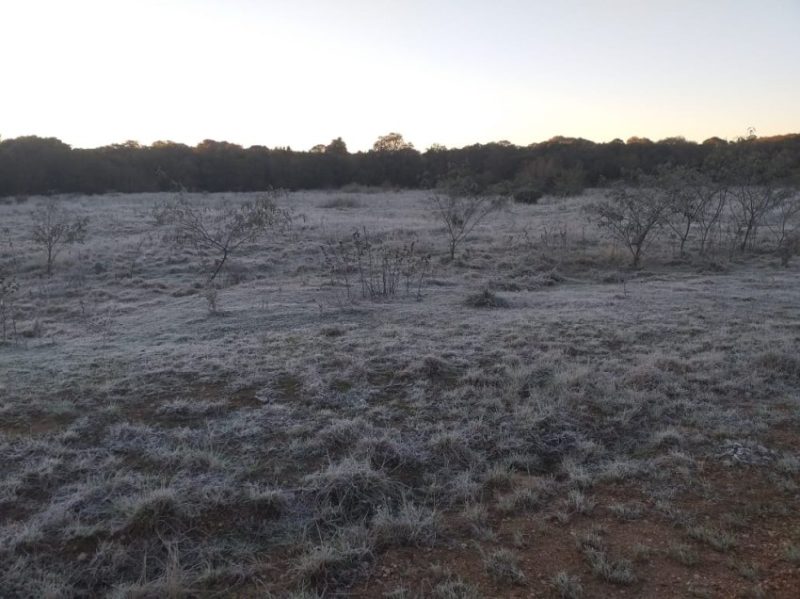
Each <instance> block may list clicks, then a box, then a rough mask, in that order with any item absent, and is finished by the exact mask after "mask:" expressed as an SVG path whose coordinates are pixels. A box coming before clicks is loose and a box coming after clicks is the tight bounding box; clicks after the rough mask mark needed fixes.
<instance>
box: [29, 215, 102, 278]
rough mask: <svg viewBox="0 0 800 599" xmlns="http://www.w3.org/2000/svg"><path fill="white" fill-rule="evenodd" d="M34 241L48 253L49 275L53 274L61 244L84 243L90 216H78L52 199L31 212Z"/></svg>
mask: <svg viewBox="0 0 800 599" xmlns="http://www.w3.org/2000/svg"><path fill="white" fill-rule="evenodd" d="M31 219H32V220H33V231H32V233H33V241H34V242H35V243H37V244H39V245H40V246H42V247H43V248H44V250H45V251H46V253H47V276H48V277H49V276H51V275H52V274H53V262H55V259H56V256H57V255H58V252H59V250H60V248H61V246H64V245H67V244H72V243H83V242H84V241H85V239H86V230H87V226H88V224H89V219H88V218H78V217H76V216H74V215H72V214H71V213H69V212H68V211H66V210H64V209H63V208H61V207H59V206H58V205H57V204H56V203H55V202H53V201H51V202H48V203H47V204H45V205H44V206H42V207H40V208H37V209H36V210H34V211H33V212H32V213H31Z"/></svg>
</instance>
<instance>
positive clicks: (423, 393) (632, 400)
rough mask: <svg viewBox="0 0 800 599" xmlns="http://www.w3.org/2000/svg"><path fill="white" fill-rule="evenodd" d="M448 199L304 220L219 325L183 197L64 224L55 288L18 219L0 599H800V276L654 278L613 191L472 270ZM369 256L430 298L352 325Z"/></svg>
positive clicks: (515, 218)
mask: <svg viewBox="0 0 800 599" xmlns="http://www.w3.org/2000/svg"><path fill="white" fill-rule="evenodd" d="M254 195H256V194H242V195H235V194H229V195H228V196H227V197H229V198H231V200H232V201H234V202H240V201H242V200H243V199H246V198H248V197H252V196H254ZM429 195H430V194H428V193H427V192H402V193H393V192H385V193H350V194H346V193H340V192H329V193H323V192H319V193H312V192H306V193H295V194H289V195H287V196H283V197H282V198H281V199H280V203H281V205H282V206H283V207H286V208H288V209H290V210H291V211H292V214H293V219H292V220H293V223H292V225H291V227H289V228H287V229H285V230H280V231H276V232H274V233H272V234H269V233H268V234H267V235H266V236H264V237H263V238H262V239H260V240H258V241H256V242H253V243H250V244H248V245H245V246H243V247H242V248H241V251H240V252H239V253H238V254H233V255H232V256H231V257H230V259H229V264H226V267H225V269H224V270H222V271H221V275H220V278H219V281H220V284H221V285H220V286H221V288H220V289H219V290H218V291H217V293H216V296H215V297H214V298H213V299H214V301H215V302H216V309H215V310H213V311H212V310H210V307H212V306H211V303H210V302H209V294H208V293H207V292H206V291H205V290H204V275H203V268H204V266H203V265H204V262H205V263H206V270H207V266H208V264H207V263H208V262H210V261H212V260H213V256H210V255H203V253H202V252H198V251H196V250H194V249H191V248H189V247H184V248H176V247H174V246H173V245H171V244H169V243H167V242H166V237H167V235H166V233H167V229H168V228H169V227H168V226H167V225H159V224H157V222H155V219H154V216H153V214H154V213H153V206H154V205H155V204H157V203H158V202H160V201H163V200H164V199H169V196H167V195H166V194H164V195H157V194H155V195H153V194H151V195H127V196H123V195H113V196H111V195H110V196H95V197H82V196H78V197H62V198H58V201H59V202H60V203H61V204H62V205H64V206H65V207H67V208H68V209H70V210H71V211H72V212H73V213H75V214H76V215H81V216H87V217H89V219H90V220H89V224H88V237H87V240H86V243H85V244H83V245H79V244H76V245H70V246H66V247H65V248H64V249H63V251H62V253H61V254H60V255H59V256H58V257H57V258H56V261H55V264H54V268H53V271H54V272H53V276H52V277H47V276H46V275H44V266H43V264H44V260H45V257H44V254H43V252H42V250H41V248H39V247H38V246H35V245H34V244H33V243H32V242H31V240H30V228H31V220H30V213H31V211H32V210H33V209H34V207H35V206H37V205H38V204H40V203H42V202H43V201H44V200H43V199H42V198H37V197H31V198H29V199H27V200H24V201H20V202H16V201H13V200H6V201H5V203H4V204H0V235H2V242H3V246H2V249H0V266H2V267H3V268H6V269H8V270H11V269H13V270H14V271H15V272H16V273H17V277H16V278H17V282H18V284H19V290H18V291H17V292H16V293H15V294H13V296H10V300H9V305H10V310H11V313H13V315H15V318H14V321H15V322H14V323H13V325H14V327H15V329H16V334H15V335H13V336H11V335H9V339H8V340H7V341H5V342H2V344H0V564H2V566H3V567H2V568H0V597H80V596H85V597H97V596H109V597H195V596H225V597H227V596H232V597H271V596H274V597H285V596H294V597H315V596H318V595H320V596H337V595H342V596H355V597H382V596H386V597H394V598H395V599H399V598H402V597H409V598H411V597H438V598H442V599H444V598H457V597H501V596H502V597H505V596H508V597H530V596H533V597H738V596H740V597H796V596H797V595H796V593H797V589H798V588H800V437H799V436H798V430H800V428H798V427H800V261H798V260H795V261H794V262H792V263H790V265H789V266H788V267H787V268H784V267H781V265H780V260H779V258H778V257H777V256H775V255H773V254H772V253H771V252H768V251H755V252H752V253H749V254H747V255H746V256H740V255H738V254H730V253H728V252H726V251H721V252H718V253H714V254H712V255H710V256H707V257H704V258H702V259H701V258H699V257H696V256H693V255H690V257H679V256H677V255H676V253H675V244H674V242H672V241H671V240H670V239H669V238H668V237H667V236H666V235H665V236H664V237H663V238H662V239H660V240H659V241H658V242H657V243H656V245H654V246H653V247H652V248H650V250H649V252H648V253H647V255H646V256H645V257H644V259H643V268H642V269H641V270H639V271H635V272H632V271H629V270H628V269H627V268H626V263H627V261H628V256H627V255H626V254H625V253H624V250H623V249H621V248H619V247H615V246H614V245H613V244H611V243H610V242H608V241H607V240H605V239H604V238H603V237H602V236H601V234H600V232H599V231H598V230H597V229H596V228H595V227H594V226H593V225H592V224H591V223H590V222H589V221H588V220H587V217H586V216H585V214H584V212H583V211H582V207H583V206H585V205H586V204H587V203H589V202H591V201H592V199H593V198H596V197H597V195H598V192H588V193H587V194H585V195H584V196H583V197H580V198H573V199H567V200H554V199H553V200H550V199H546V201H544V202H543V203H542V204H540V205H533V206H526V205H518V204H513V205H510V206H508V207H507V208H505V209H504V210H503V211H501V212H500V213H498V214H496V215H493V216H492V217H491V218H489V219H487V220H486V221H485V222H484V223H483V224H481V225H480V226H478V227H477V228H476V229H475V231H474V232H473V234H472V235H471V236H470V237H469V239H467V240H466V241H465V242H464V244H463V245H462V246H461V247H459V248H458V250H457V252H456V258H455V260H453V261H450V260H448V259H447V240H446V238H445V237H444V236H443V234H442V227H441V225H440V224H439V223H438V222H437V221H436V219H435V218H434V217H433V216H432V212H431V208H430V201H429ZM189 199H190V200H191V201H193V202H198V203H210V204H211V203H214V202H217V201H219V199H220V196H215V195H196V196H190V198H189ZM355 230H361V231H362V232H363V231H364V230H366V231H368V233H369V236H370V238H371V239H373V240H374V242H375V243H384V244H395V245H402V244H406V245H407V244H410V243H411V242H412V241H414V250H413V251H414V252H416V253H417V254H415V255H419V256H427V255H428V254H430V256H431V259H430V264H429V271H426V273H427V274H426V276H425V277H424V279H423V280H422V284H421V286H419V287H418V286H417V285H416V284H414V285H411V284H410V285H409V286H408V289H407V288H406V285H405V282H403V281H401V284H400V285H399V287H398V292H397V294H396V295H395V296H393V297H388V298H383V299H382V300H381V301H370V300H369V299H364V298H362V297H361V295H360V292H358V290H355V291H353V295H354V298H355V301H349V300H348V298H347V297H346V292H345V290H344V289H343V288H342V286H341V285H336V284H332V276H331V270H330V268H329V267H328V266H327V265H326V262H325V259H324V254H323V251H322V250H321V248H322V247H323V246H326V247H328V248H331V247H334V246H332V245H326V244H328V242H334V243H335V242H336V241H339V240H347V239H349V238H351V236H352V234H353V232H354V231H355ZM362 234H363V233H362ZM690 245H691V244H690ZM333 279H335V280H334V281H333V283H337V282H338V283H340V282H341V279H340V278H338V277H336V276H334V277H333ZM486 290H488V291H489V293H487V294H483V292H484V291H486ZM481 294H483V295H481ZM9 326H11V325H10V324H9Z"/></svg>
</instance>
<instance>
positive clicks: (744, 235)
mask: <svg viewBox="0 0 800 599" xmlns="http://www.w3.org/2000/svg"><path fill="white" fill-rule="evenodd" d="M732 191H733V194H732V197H733V202H732V204H731V209H732V216H733V225H734V231H735V236H736V237H735V239H736V241H737V244H738V247H739V251H741V252H744V251H745V250H747V249H748V248H752V247H754V246H755V243H756V239H757V236H758V230H759V228H760V227H761V225H763V224H764V222H765V219H766V216H767V214H768V213H769V212H770V211H771V210H772V209H773V208H776V207H778V206H780V205H782V204H783V203H784V202H786V201H787V200H788V199H789V193H790V192H789V191H788V190H787V189H782V188H778V187H777V186H776V185H775V184H774V183H772V182H771V181H767V182H764V183H762V184H754V183H751V182H750V181H747V182H745V183H742V184H740V185H737V186H735V187H734V188H733V190H732Z"/></svg>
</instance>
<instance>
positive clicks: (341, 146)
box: [325, 137, 348, 156]
mask: <svg viewBox="0 0 800 599" xmlns="http://www.w3.org/2000/svg"><path fill="white" fill-rule="evenodd" d="M325 153H326V154H332V155H334V156H347V155H348V151H347V144H346V143H344V140H343V139H342V138H341V137H337V138H336V139H333V140H331V143H329V144H328V145H327V146H325Z"/></svg>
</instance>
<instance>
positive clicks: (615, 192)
mask: <svg viewBox="0 0 800 599" xmlns="http://www.w3.org/2000/svg"><path fill="white" fill-rule="evenodd" d="M587 210H588V212H589V214H590V215H592V216H593V217H594V218H595V221H596V222H597V225H598V226H599V227H600V228H602V229H605V230H606V231H607V232H608V234H609V235H610V236H611V237H612V238H613V239H615V240H616V241H618V242H620V243H621V244H622V245H623V246H625V248H626V249H627V250H628V251H629V252H630V254H631V266H632V267H633V268H638V267H639V264H640V261H641V258H642V254H643V253H644V251H645V249H646V248H647V247H648V246H649V245H650V243H651V242H652V240H653V238H654V237H656V236H657V235H658V232H659V230H660V228H661V226H662V225H663V223H664V219H665V217H666V214H667V210H668V204H667V202H665V201H664V198H663V197H662V194H661V193H660V192H659V191H658V190H657V189H655V188H653V186H652V185H651V184H648V183H647V182H646V181H644V180H643V179H641V178H639V179H637V181H636V182H634V185H633V187H631V186H630V184H629V185H624V184H618V185H615V186H614V187H612V188H611V189H610V190H609V191H608V192H607V193H606V197H605V200H604V201H602V202H599V203H597V204H593V205H592V206H589V207H588V209H587Z"/></svg>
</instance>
